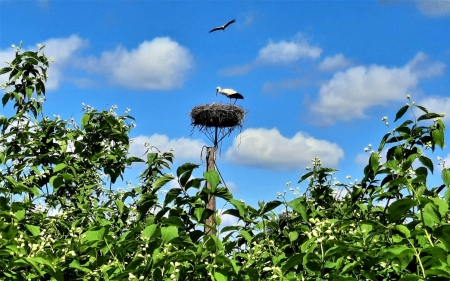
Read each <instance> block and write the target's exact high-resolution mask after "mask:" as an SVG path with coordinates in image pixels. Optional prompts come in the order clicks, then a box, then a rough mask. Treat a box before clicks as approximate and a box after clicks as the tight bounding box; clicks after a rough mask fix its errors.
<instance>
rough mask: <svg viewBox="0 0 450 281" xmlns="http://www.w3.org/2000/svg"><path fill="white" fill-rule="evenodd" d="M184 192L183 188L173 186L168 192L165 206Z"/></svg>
mask: <svg viewBox="0 0 450 281" xmlns="http://www.w3.org/2000/svg"><path fill="white" fill-rule="evenodd" d="M181 192H182V190H181V188H172V189H171V190H169V192H167V194H166V198H165V199H164V206H167V204H169V203H171V202H172V201H173V200H174V199H175V198H177V197H178V195H180V193H181Z"/></svg>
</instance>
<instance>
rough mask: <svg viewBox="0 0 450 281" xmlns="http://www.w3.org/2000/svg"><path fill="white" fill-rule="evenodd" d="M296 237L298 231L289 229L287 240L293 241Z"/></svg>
mask: <svg viewBox="0 0 450 281" xmlns="http://www.w3.org/2000/svg"><path fill="white" fill-rule="evenodd" d="M297 238H298V232H297V231H291V232H289V241H291V242H294V241H295V240H297Z"/></svg>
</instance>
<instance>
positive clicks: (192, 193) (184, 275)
mask: <svg viewBox="0 0 450 281" xmlns="http://www.w3.org/2000/svg"><path fill="white" fill-rule="evenodd" d="M42 49H43V46H39V50H38V51H36V52H34V51H26V52H22V50H21V46H19V47H17V48H16V57H15V59H14V60H13V61H12V62H10V63H9V65H8V66H7V67H5V68H3V69H1V70H0V74H8V75H9V79H8V81H7V82H6V83H5V84H3V85H2V88H3V90H5V94H4V96H3V98H2V103H3V106H12V107H13V108H14V109H15V112H16V113H15V115H13V116H11V117H4V116H2V117H1V118H0V127H1V130H2V134H1V138H0V147H1V149H0V161H1V167H2V170H1V178H0V182H1V185H0V268H1V269H2V270H0V278H1V279H2V280H218V281H223V280H404V281H406V280H444V279H450V266H449V265H450V258H448V257H449V256H450V255H449V251H450V225H449V205H448V204H449V199H450V191H449V189H448V188H447V187H448V185H449V184H450V172H449V170H448V169H446V168H445V167H444V169H443V171H442V179H443V182H444V184H443V185H441V186H439V187H435V188H430V187H429V186H428V185H427V179H428V173H429V172H431V173H433V171H434V167H433V163H432V161H431V160H430V159H429V158H428V157H427V156H426V155H425V154H424V151H426V150H429V151H434V150H435V148H436V146H438V147H441V148H442V147H443V146H444V131H445V126H444V124H443V122H442V120H441V119H440V118H441V117H442V116H441V115H440V114H434V113H429V112H428V111H427V110H426V109H425V108H424V107H421V106H419V105H416V104H414V103H410V104H408V105H406V106H404V107H402V108H401V109H400V110H399V112H398V113H397V115H396V118H395V121H397V120H399V119H400V118H402V117H403V115H404V114H405V113H406V112H407V111H408V110H410V111H412V112H413V113H415V111H413V109H417V110H419V111H420V112H422V113H423V114H422V115H420V116H419V117H417V118H414V120H406V121H404V122H403V123H402V124H400V125H399V126H397V127H396V128H395V129H393V130H392V132H390V133H388V134H386V135H385V136H384V137H383V138H382V141H381V143H380V145H379V148H378V149H377V150H376V151H371V148H368V149H367V150H368V153H369V152H370V160H369V163H368V165H367V166H366V167H365V169H364V175H365V176H364V178H363V180H362V181H361V182H360V183H358V182H355V183H354V184H350V185H348V184H342V183H339V182H336V181H335V180H334V179H333V176H334V174H335V172H336V170H334V169H331V168H325V167H322V165H321V163H320V159H318V158H316V159H314V161H313V167H312V168H311V169H309V172H308V173H307V174H305V175H303V176H302V177H301V178H300V181H299V182H303V181H307V183H308V188H307V191H306V192H305V193H304V194H301V195H300V196H298V197H297V198H295V199H293V200H289V201H288V200H286V199H285V196H284V194H279V198H277V200H273V201H270V202H267V203H264V202H260V203H259V206H258V208H254V207H252V206H250V205H247V204H245V203H243V202H241V201H239V200H236V199H234V198H233V196H232V194H231V193H230V192H229V190H227V189H226V188H225V187H221V186H220V185H219V184H220V180H219V176H218V174H217V173H216V172H215V171H210V172H207V173H205V174H204V178H191V175H192V173H193V171H194V170H195V169H196V168H198V165H196V164H192V163H186V164H184V165H182V166H180V167H178V168H177V169H176V177H175V176H174V175H172V174H170V173H168V168H170V167H171V164H172V160H173V154H172V153H171V152H163V153H161V152H159V151H158V152H153V151H154V150H152V149H151V148H149V153H148V154H147V158H146V159H140V158H137V157H130V156H129V155H128V149H129V145H130V139H129V136H128V135H129V133H130V130H131V128H132V127H133V123H132V122H131V120H133V118H132V117H131V116H129V115H128V114H127V113H125V114H124V115H117V114H116V113H115V109H116V108H114V107H113V108H111V109H110V110H104V111H97V110H94V109H92V108H90V107H88V106H85V107H84V108H83V109H84V111H85V113H84V115H83V117H82V119H81V125H80V126H78V125H77V123H76V122H75V121H74V120H69V121H65V120H61V119H60V118H58V117H56V118H53V119H51V118H49V117H44V115H43V102H44V100H45V82H46V79H47V75H46V71H47V68H48V66H49V59H47V58H46V56H45V55H44V54H43V53H42ZM408 98H409V97H408ZM383 120H384V121H386V120H387V119H386V118H383ZM386 124H387V121H386ZM424 124H425V125H424ZM384 151H385V152H384ZM384 154H385V155H386V157H385V158H386V160H385V161H383V158H382V157H381V155H384ZM136 162H145V163H146V168H145V170H144V171H143V172H142V173H141V176H140V181H139V184H138V185H137V186H129V187H128V188H127V189H126V190H121V189H118V190H113V189H112V184H113V183H115V182H116V180H117V179H118V178H123V174H124V171H125V168H126V167H128V166H130V165H132V164H133V163H136ZM175 178H176V179H177V181H178V183H179V185H180V188H173V189H171V190H169V191H168V192H167V193H166V194H165V195H164V196H163V198H161V197H160V196H161V188H162V187H163V186H164V185H165V184H166V183H167V182H169V181H170V180H173V179H175ZM205 181H207V182H208V183H210V185H211V187H212V188H211V189H207V188H205V187H204V186H205ZM442 192H444V194H445V195H444V197H443V198H442V197H441V196H440V193H442ZM210 195H214V196H217V197H220V198H223V199H224V200H226V201H227V202H228V203H230V205H232V206H233V208H231V209H229V210H226V211H225V212H224V214H229V215H232V216H235V217H237V218H238V219H239V220H240V222H241V223H240V224H239V225H233V226H225V227H223V228H222V229H221V231H220V234H219V235H214V234H207V233H205V232H204V230H203V229H204V227H205V222H206V219H207V218H208V217H210V216H211V215H216V216H217V214H214V211H212V210H209V209H207V208H206V202H207V200H208V197H209V196H210ZM379 204H382V205H379ZM277 208H278V209H279V208H282V209H283V212H282V214H280V215H278V216H277V215H276V214H275V213H274V210H276V209H277ZM217 221H218V222H219V221H220V219H219V218H217Z"/></svg>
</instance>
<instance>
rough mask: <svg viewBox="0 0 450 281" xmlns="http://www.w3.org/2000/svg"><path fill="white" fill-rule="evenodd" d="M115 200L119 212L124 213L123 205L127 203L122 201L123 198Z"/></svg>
mask: <svg viewBox="0 0 450 281" xmlns="http://www.w3.org/2000/svg"><path fill="white" fill-rule="evenodd" d="M114 202H116V206H117V209H118V210H119V213H120V214H122V213H123V207H124V206H125V204H124V203H123V202H122V201H121V200H118V199H116V200H114Z"/></svg>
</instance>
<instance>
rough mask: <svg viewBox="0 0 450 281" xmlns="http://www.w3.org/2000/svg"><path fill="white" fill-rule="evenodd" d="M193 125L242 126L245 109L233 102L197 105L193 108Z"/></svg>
mask: <svg viewBox="0 0 450 281" xmlns="http://www.w3.org/2000/svg"><path fill="white" fill-rule="evenodd" d="M190 115H191V121H192V123H191V125H193V126H194V127H195V126H198V127H201V128H202V127H216V128H226V127H236V126H239V127H242V125H243V121H244V117H245V110H244V109H243V108H242V107H241V106H236V105H233V104H214V103H213V104H205V105H197V106H196V107H194V108H193V109H192V110H191V114H190Z"/></svg>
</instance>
